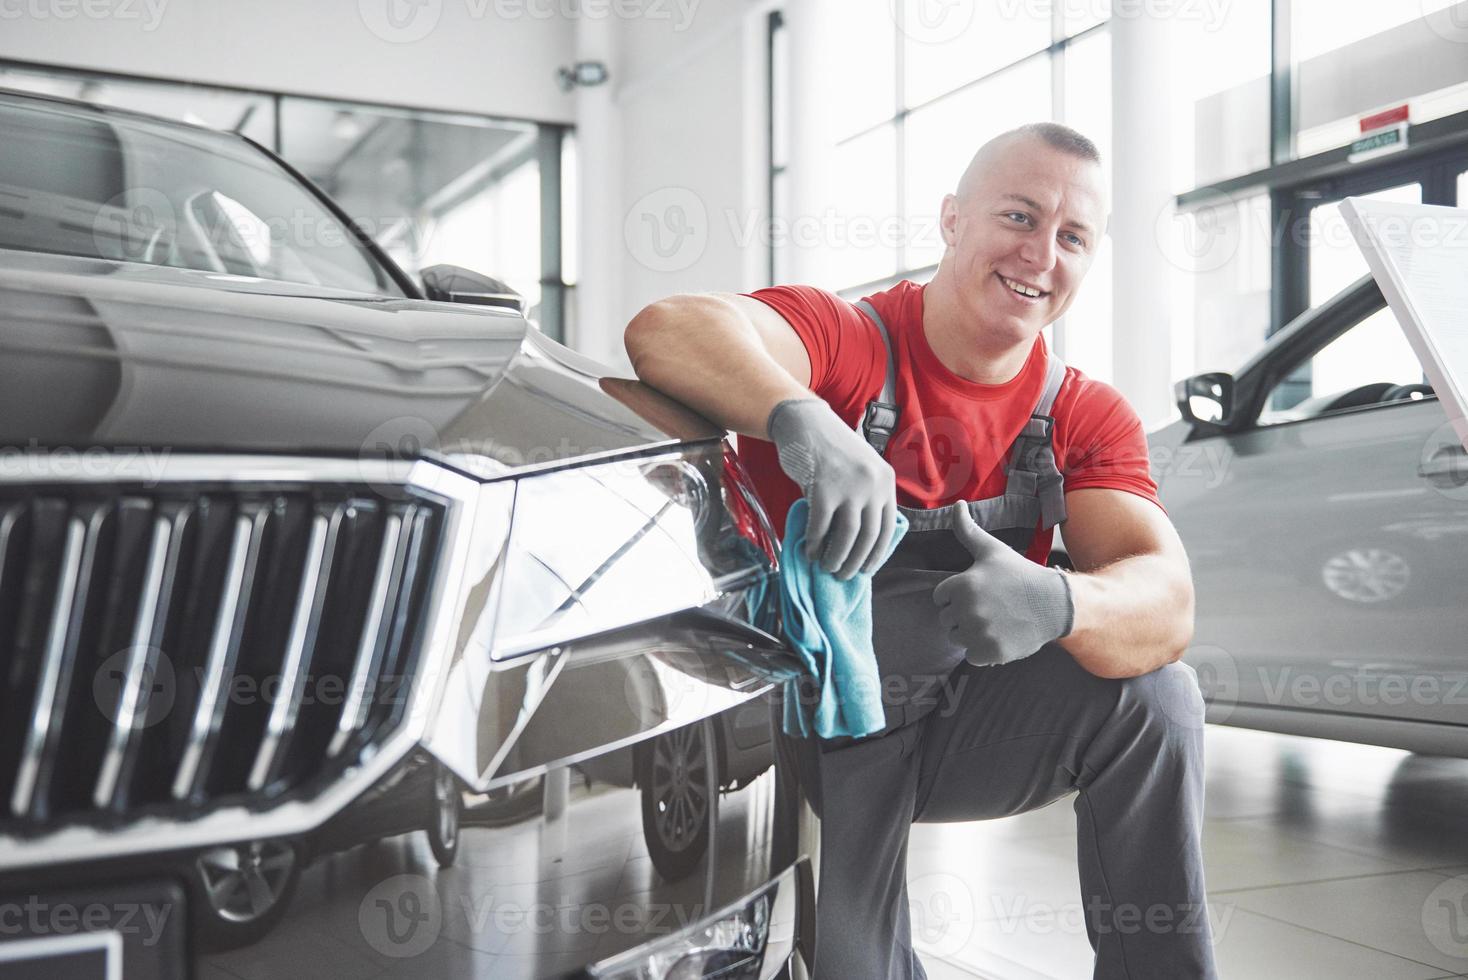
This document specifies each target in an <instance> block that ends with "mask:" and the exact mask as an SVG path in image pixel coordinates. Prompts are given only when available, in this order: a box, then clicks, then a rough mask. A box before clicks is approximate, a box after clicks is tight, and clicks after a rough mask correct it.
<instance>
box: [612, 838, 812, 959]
mask: <svg viewBox="0 0 1468 980" xmlns="http://www.w3.org/2000/svg"><path fill="white" fill-rule="evenodd" d="M798 870H799V865H792V866H791V867H790V868H788V869H786V870H785V872H784V873H782V874H781V875H780V876H779V877H778V878H776V879H775V880H774V881H772V882H770V883H769V884H767V885H765V886H763V887H762V888H760V889H759V890H757V891H755V892H754V893H752V894H750V895H747V896H745V897H744V898H742V899H740V900H739V901H737V902H735V903H734V904H733V905H730V906H726V907H725V908H723V909H721V910H720V911H718V912H716V913H714V914H713V915H712V916H710V917H708V918H707V919H703V920H701V921H699V922H696V923H693V924H692V925H690V926H688V927H687V928H685V929H683V930H680V931H678V932H676V933H674V934H673V935H671V936H668V937H666V938H664V939H659V940H657V941H655V942H653V943H649V944H647V945H645V946H641V947H639V948H637V949H635V950H631V951H629V952H627V953H624V954H622V955H620V956H618V957H615V958H613V959H610V960H604V961H603V962H601V963H598V964H596V965H594V966H591V967H588V968H587V971H586V972H587V974H588V975H589V976H591V977H595V978H597V980H713V978H718V980H767V978H769V977H772V976H774V975H775V974H777V973H778V972H779V971H780V968H781V967H782V966H783V965H784V964H785V961H786V960H787V959H788V958H789V956H790V953H791V952H792V951H793V949H794V937H795V935H796V932H797V926H798V918H799V911H798V908H799V901H798V898H797V895H798V891H799V889H798V887H797V881H798Z"/></svg>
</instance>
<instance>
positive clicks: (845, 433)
mask: <svg viewBox="0 0 1468 980" xmlns="http://www.w3.org/2000/svg"><path fill="white" fill-rule="evenodd" d="M624 342H625V343H626V345H627V356H628V357H630V358H631V360H632V369H633V370H634V371H635V372H637V376H638V377H639V378H641V379H642V380H643V381H645V382H647V383H648V384H649V385H651V386H652V387H654V388H657V389H658V390H660V391H662V392H664V393H665V394H668V395H671V396H672V397H673V398H675V399H677V400H678V401H681V402H683V403H684V404H686V405H689V406H691V407H692V408H695V409H697V410H698V411H700V412H702V413H703V414H704V415H705V416H707V417H708V418H710V419H712V420H713V421H714V422H715V423H716V424H718V425H722V426H724V427H725V428H728V429H733V430H734V431H735V432H739V433H742V434H744V435H750V436H754V437H756V438H760V439H769V440H770V441H771V442H773V443H774V444H775V448H776V450H778V453H779V459H780V468H781V469H783V470H784V471H785V474H786V475H787V476H789V477H790V479H792V480H794V481H795V483H796V484H797V485H798V486H799V487H800V488H801V490H802V492H803V493H804V494H805V496H806V498H807V499H808V500H809V502H810V515H809V519H808V522H807V524H806V556H807V558H809V559H810V560H811V561H817V560H818V561H820V563H821V565H822V567H824V568H825V569H826V571H828V572H831V573H832V574H834V575H836V576H837V577H838V578H842V579H849V578H851V577H853V576H855V575H856V574H857V573H858V572H863V571H864V572H871V571H874V570H875V568H876V566H877V565H878V564H879V563H880V562H881V561H882V559H883V558H884V557H885V556H886V545H887V542H889V541H891V539H892V535H893V532H894V529H895V526H896V522H897V490H896V478H895V476H894V475H893V473H892V467H891V466H889V465H887V461H886V460H884V459H882V457H881V456H879V455H877V453H876V452H875V451H874V450H873V449H872V448H871V446H869V445H867V443H866V440H864V439H863V438H862V437H861V436H860V435H858V434H857V433H856V432H855V431H853V430H852V429H851V428H850V427H848V426H847V424H846V423H845V422H843V421H842V420H841V418H840V417H839V416H837V415H836V413H835V412H834V411H832V409H831V407H830V406H829V405H827V404H826V403H825V402H824V401H823V400H821V399H820V398H818V397H816V395H814V394H813V393H812V392H811V391H810V389H809V388H808V387H807V385H808V384H809V383H810V378H811V363H810V355H809V354H807V353H806V349H805V342H804V341H803V340H802V339H801V338H800V335H799V334H797V333H796V332H795V328H794V327H792V326H791V325H790V323H789V321H787V320H786V319H785V318H784V317H783V316H781V315H780V314H779V313H777V312H776V311H775V310H773V309H771V308H770V307H769V306H767V305H766V304H764V303H762V302H760V301H759V300H756V299H750V298H749V297H746V296H737V295H731V294H727V293H720V294H705V295H683V296H674V297H671V298H669V299H666V300H662V301H660V302H657V303H654V304H652V305H651V306H649V307H647V308H646V309H644V310H643V311H642V312H641V313H639V314H637V316H636V317H635V318H634V319H633V320H632V322H631V323H630V324H628V325H627V332H626V335H625V337H624Z"/></svg>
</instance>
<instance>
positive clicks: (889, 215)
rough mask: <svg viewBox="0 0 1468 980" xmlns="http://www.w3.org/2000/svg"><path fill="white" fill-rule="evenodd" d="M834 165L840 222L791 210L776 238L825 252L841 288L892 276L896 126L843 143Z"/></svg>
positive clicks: (897, 231)
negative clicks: (796, 213) (826, 220)
mask: <svg viewBox="0 0 1468 980" xmlns="http://www.w3.org/2000/svg"><path fill="white" fill-rule="evenodd" d="M832 164H833V170H834V173H833V180H834V187H833V188H832V198H831V199H832V202H833V206H834V208H835V217H836V220H835V221H832V222H829V223H828V222H825V221H822V220H818V216H815V215H791V214H788V212H787V218H786V221H785V222H784V224H783V225H779V226H776V229H775V231H776V235H775V240H776V241H777V242H778V241H781V240H782V239H784V240H787V241H788V242H789V245H790V247H794V248H816V249H821V250H823V251H824V252H825V253H826V261H827V262H829V263H830V265H829V266H828V268H829V270H830V271H829V273H828V275H829V277H830V279H829V281H830V282H831V283H834V284H835V285H836V287H837V288H844V287H847V286H855V285H858V284H860V283H864V282H871V281H872V280H874V279H882V278H884V277H886V276H890V275H893V274H894V273H896V272H897V258H898V246H899V244H900V241H899V240H900V238H901V228H900V217H901V216H900V215H898V213H897V173H896V171H897V132H896V129H895V128H894V127H892V126H883V127H882V128H881V129H876V130H873V131H872V132H870V133H867V134H866V135H864V136H859V137H857V138H856V139H854V140H849V141H847V142H846V143H843V144H841V145H840V146H838V147H837V148H836V150H835V154H834V157H833V159H832Z"/></svg>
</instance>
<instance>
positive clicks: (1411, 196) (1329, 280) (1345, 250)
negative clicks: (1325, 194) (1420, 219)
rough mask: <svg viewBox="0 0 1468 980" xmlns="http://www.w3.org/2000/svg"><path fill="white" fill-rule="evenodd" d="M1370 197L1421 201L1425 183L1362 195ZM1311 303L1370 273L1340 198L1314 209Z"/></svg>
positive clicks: (1377, 199) (1319, 300)
mask: <svg viewBox="0 0 1468 980" xmlns="http://www.w3.org/2000/svg"><path fill="white" fill-rule="evenodd" d="M1358 196H1360V197H1362V198H1365V199H1366V200H1369V201H1390V202H1392V203H1394V204H1421V203H1422V185H1421V184H1404V185H1403V186H1401V187H1389V188H1387V189H1386V190H1382V191H1377V192H1376V193H1374V194H1361V195H1358ZM1309 247H1310V305H1311V306H1312V307H1314V306H1319V305H1320V304H1322V303H1324V302H1325V301H1326V300H1328V299H1330V298H1331V297H1332V296H1334V295H1335V294H1336V293H1338V292H1340V291H1341V290H1342V289H1345V288H1346V287H1347V286H1349V285H1350V284H1351V283H1353V282H1355V281H1356V280H1357V279H1359V278H1361V277H1362V276H1364V275H1366V273H1367V271H1368V270H1367V268H1366V259H1365V258H1363V257H1362V255H1361V249H1360V248H1359V247H1357V245H1356V239H1355V238H1354V237H1352V235H1351V231H1350V229H1349V228H1347V227H1346V219H1345V218H1342V217H1341V205H1340V202H1339V201H1332V202H1331V203H1329V204H1318V205H1316V206H1315V207H1313V208H1311V209H1310V240H1309Z"/></svg>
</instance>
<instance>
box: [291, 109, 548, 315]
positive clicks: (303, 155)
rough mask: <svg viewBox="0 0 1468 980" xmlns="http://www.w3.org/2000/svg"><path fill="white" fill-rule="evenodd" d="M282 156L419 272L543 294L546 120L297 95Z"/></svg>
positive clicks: (534, 299) (532, 296)
mask: <svg viewBox="0 0 1468 980" xmlns="http://www.w3.org/2000/svg"><path fill="white" fill-rule="evenodd" d="M281 124H282V132H283V137H282V141H283V143H284V146H283V147H282V151H283V152H282V155H283V156H284V157H285V158H286V159H287V160H289V161H290V162H291V164H292V165H293V166H295V167H296V168H297V169H299V170H301V171H302V172H303V173H305V174H306V176H308V177H310V178H311V179H312V180H314V181H315V182H316V183H317V184H319V185H320V186H321V188H322V189H323V190H325V191H326V193H328V194H330V195H331V196H332V197H333V198H334V199H335V200H336V201H337V203H338V204H340V205H341V206H342V208H343V209H344V210H345V211H346V212H347V213H348V214H350V215H351V216H352V217H353V218H355V219H356V220H357V221H358V223H359V224H360V225H361V226H362V227H363V228H364V229H366V230H367V231H368V232H369V233H370V234H372V235H373V236H374V237H375V238H376V239H377V242H378V244H380V245H381V246H382V247H383V248H384V249H385V250H386V251H387V253H388V254H389V255H391V256H392V257H393V259H394V260H395V261H396V262H397V263H398V264H399V265H401V266H402V267H403V269H404V270H405V271H406V272H408V274H409V275H413V276H416V275H417V274H418V272H419V271H420V270H421V269H423V268H425V267H427V266H430V265H436V264H439V263H447V264H450V265H458V266H462V267H464V268H466V269H470V270H473V271H475V272H480V273H484V274H486V275H490V276H494V277H495V278H498V279H502V280H504V281H505V282H506V283H507V284H508V285H509V286H510V287H511V288H513V289H514V290H515V291H516V292H518V293H520V294H521V295H522V296H524V297H525V298H526V300H527V301H528V303H529V304H530V308H529V313H530V316H531V318H537V317H538V316H539V312H540V311H539V309H538V308H537V304H538V303H539V299H540V192H541V188H540V165H539V162H538V160H537V158H536V137H537V132H536V127H535V126H534V125H532V124H529V123H518V122H497V121H491V120H485V119H480V118H477V117H473V116H458V115H447V114H440V113H422V112H408V111H396V110H389V109H379V108H373V107H364V106H360V105H352V104H346V103H335V102H326V101H318V100H315V99H299V98H287V99H285V100H283V103H282V109H281Z"/></svg>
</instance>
